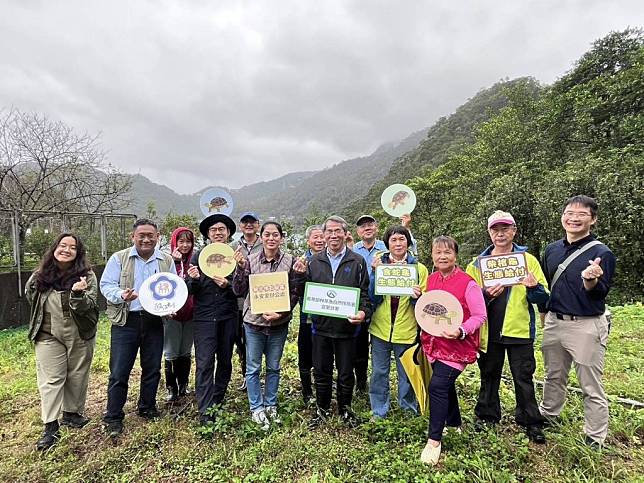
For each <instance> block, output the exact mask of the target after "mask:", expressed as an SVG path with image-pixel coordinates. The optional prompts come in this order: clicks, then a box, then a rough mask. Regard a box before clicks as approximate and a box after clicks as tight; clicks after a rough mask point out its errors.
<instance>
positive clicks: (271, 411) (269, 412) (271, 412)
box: [264, 406, 282, 424]
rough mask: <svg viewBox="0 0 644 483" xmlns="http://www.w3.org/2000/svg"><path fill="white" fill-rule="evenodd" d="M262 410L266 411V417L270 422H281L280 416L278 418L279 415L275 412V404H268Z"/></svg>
mask: <svg viewBox="0 0 644 483" xmlns="http://www.w3.org/2000/svg"><path fill="white" fill-rule="evenodd" d="M264 411H265V412H266V416H268V419H270V421H271V422H272V423H275V424H282V418H280V415H279V414H277V406H268V407H266V408H265V410H264Z"/></svg>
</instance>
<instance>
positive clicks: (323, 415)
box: [309, 408, 330, 429]
mask: <svg viewBox="0 0 644 483" xmlns="http://www.w3.org/2000/svg"><path fill="white" fill-rule="evenodd" d="M329 415H330V413H329V411H328V410H327V409H322V408H317V409H316V410H315V414H314V415H313V417H312V418H311V420H310V421H309V429H315V428H317V427H318V426H322V425H323V424H326V422H327V421H328V420H329Z"/></svg>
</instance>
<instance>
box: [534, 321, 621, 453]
mask: <svg viewBox="0 0 644 483" xmlns="http://www.w3.org/2000/svg"><path fill="white" fill-rule="evenodd" d="M607 340H608V321H607V319H606V317H605V316H604V315H599V316H596V317H579V318H577V320H569V317H567V316H566V320H560V319H557V317H556V316H555V314H554V313H552V312H548V314H547V315H546V320H545V326H544V330H543V343H542V345H541V350H542V352H543V361H544V366H545V371H546V377H545V381H544V385H543V402H542V403H541V406H540V408H539V409H540V410H541V414H543V415H544V416H550V417H554V416H558V415H559V413H560V412H561V410H562V409H563V406H564V403H565V401H566V384H567V383H568V373H569V372H570V366H571V365H572V363H573V362H574V363H575V371H576V372H577V380H578V381H579V386H580V388H581V391H582V394H583V397H584V419H585V423H584V433H585V434H586V435H587V436H590V437H591V438H592V439H594V440H595V441H598V442H600V443H603V442H604V439H605V438H606V434H607V433H608V400H607V399H606V394H605V393H604V386H603V384H602V375H603V373H604V356H605V354H606V341H607Z"/></svg>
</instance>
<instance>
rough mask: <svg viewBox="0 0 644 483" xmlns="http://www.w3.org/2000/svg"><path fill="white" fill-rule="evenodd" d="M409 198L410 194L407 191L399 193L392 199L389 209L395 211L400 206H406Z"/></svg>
mask: <svg viewBox="0 0 644 483" xmlns="http://www.w3.org/2000/svg"><path fill="white" fill-rule="evenodd" d="M407 198H409V193H407V192H406V191H398V192H396V194H394V195H393V196H392V197H391V203H389V208H391V209H392V210H395V209H396V207H397V206H398V205H404V204H405V203H406V202H407Z"/></svg>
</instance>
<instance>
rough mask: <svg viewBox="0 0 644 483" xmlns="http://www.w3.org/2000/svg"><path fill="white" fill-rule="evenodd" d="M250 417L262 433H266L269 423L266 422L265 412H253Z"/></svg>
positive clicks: (261, 410) (260, 410)
mask: <svg viewBox="0 0 644 483" xmlns="http://www.w3.org/2000/svg"><path fill="white" fill-rule="evenodd" d="M251 417H252V419H253V422H254V423H255V424H257V426H259V428H260V429H261V430H262V431H268V429H269V428H270V427H271V422H270V421H269V420H268V417H267V416H266V411H264V410H263V409H258V410H257V411H253V413H252V415H251Z"/></svg>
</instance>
